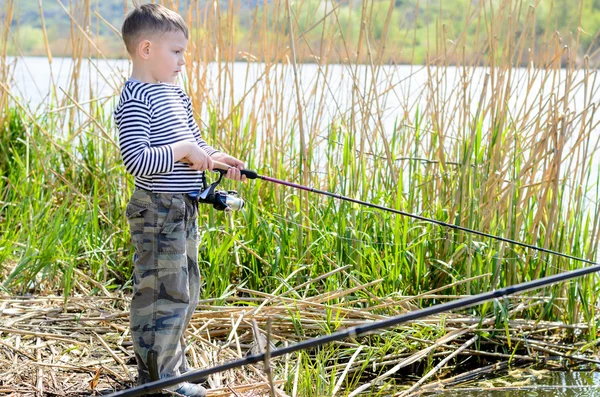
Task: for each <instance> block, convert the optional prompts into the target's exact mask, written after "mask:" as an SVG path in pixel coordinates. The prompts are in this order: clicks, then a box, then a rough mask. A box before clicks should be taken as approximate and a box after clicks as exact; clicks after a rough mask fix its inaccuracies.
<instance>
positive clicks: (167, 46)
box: [145, 31, 188, 83]
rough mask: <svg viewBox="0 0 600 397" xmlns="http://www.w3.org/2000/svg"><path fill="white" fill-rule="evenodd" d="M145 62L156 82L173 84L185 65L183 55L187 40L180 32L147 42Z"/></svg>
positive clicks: (168, 33) (166, 34) (165, 34)
mask: <svg viewBox="0 0 600 397" xmlns="http://www.w3.org/2000/svg"><path fill="white" fill-rule="evenodd" d="M149 42H150V43H149V48H148V50H149V51H148V54H147V58H146V60H147V61H148V62H145V63H146V64H147V66H148V68H149V73H150V75H151V76H152V78H154V79H155V80H156V81H160V82H163V83H173V82H174V81H175V78H176V77H177V75H179V73H180V72H181V67H182V66H183V65H185V59H184V54H185V50H186V48H187V43H188V40H187V39H186V38H185V35H184V34H183V32H181V31H176V32H166V33H164V34H162V35H160V36H157V37H155V38H153V39H152V40H150V41H149Z"/></svg>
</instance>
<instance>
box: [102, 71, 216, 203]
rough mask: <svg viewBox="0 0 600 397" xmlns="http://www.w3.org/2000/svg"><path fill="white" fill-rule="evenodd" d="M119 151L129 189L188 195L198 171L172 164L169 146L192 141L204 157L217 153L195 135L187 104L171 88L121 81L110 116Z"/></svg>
mask: <svg viewBox="0 0 600 397" xmlns="http://www.w3.org/2000/svg"><path fill="white" fill-rule="evenodd" d="M113 116H114V120H115V123H116V125H117V128H118V129H119V149H120V151H121V157H122V158H123V163H124V164H125V169H126V170H127V172H129V173H130V174H131V175H133V176H134V177H135V186H136V187H139V188H142V189H145V190H150V191H152V192H156V193H190V192H192V191H197V190H198V189H200V187H201V186H202V181H203V178H204V172H202V171H197V170H193V169H191V168H190V166H189V165H188V164H186V163H182V162H180V161H178V162H175V161H174V159H173V150H172V149H171V147H170V146H169V145H170V144H173V143H176V142H180V141H189V142H196V143H197V144H198V145H199V146H200V147H201V148H202V149H204V151H205V152H206V153H208V155H209V156H210V155H212V154H213V153H216V152H217V150H215V149H213V148H212V147H211V146H209V145H208V144H207V143H206V142H205V141H204V139H202V137H201V136H200V129H199V128H198V124H197V123H196V120H195V119H194V115H193V112H192V103H191V101H190V98H189V97H188V96H187V94H186V93H185V92H184V91H183V89H181V87H179V86H178V85H175V84H166V83H158V84H153V83H143V82H141V81H138V80H134V79H129V80H127V82H125V86H124V87H123V91H121V97H120V99H119V104H118V105H117V107H116V109H115V111H114V113H113Z"/></svg>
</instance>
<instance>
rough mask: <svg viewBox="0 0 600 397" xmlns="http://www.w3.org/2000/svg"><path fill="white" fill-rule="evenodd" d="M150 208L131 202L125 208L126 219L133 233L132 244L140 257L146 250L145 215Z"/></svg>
mask: <svg viewBox="0 0 600 397" xmlns="http://www.w3.org/2000/svg"><path fill="white" fill-rule="evenodd" d="M146 211H148V207H146V206H144V205H141V204H139V203H137V202H135V201H131V200H130V201H129V202H128V203H127V206H126V207H125V217H126V218H127V222H128V223H129V231H130V233H131V242H132V243H133V246H134V248H135V251H136V253H137V254H138V255H141V253H142V251H143V249H144V226H145V222H146V220H145V214H146Z"/></svg>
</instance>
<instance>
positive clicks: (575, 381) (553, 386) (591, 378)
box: [438, 371, 600, 397]
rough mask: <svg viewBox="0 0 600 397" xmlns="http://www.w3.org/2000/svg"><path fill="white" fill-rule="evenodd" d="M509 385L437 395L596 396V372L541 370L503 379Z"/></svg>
mask: <svg viewBox="0 0 600 397" xmlns="http://www.w3.org/2000/svg"><path fill="white" fill-rule="evenodd" d="M504 382H507V383H509V384H507V385H504V386H499V384H500V383H499V382H495V385H494V386H496V390H494V389H493V388H485V389H483V388H477V387H461V388H457V389H451V390H447V391H444V392H443V393H440V394H438V395H443V396H447V397H506V396H511V397H576V396H580V397H599V396H600V373H599V372H593V371H569V372H567V371H542V374H541V375H538V376H536V375H533V374H532V375H530V376H529V377H523V378H520V379H518V380H516V379H508V380H504Z"/></svg>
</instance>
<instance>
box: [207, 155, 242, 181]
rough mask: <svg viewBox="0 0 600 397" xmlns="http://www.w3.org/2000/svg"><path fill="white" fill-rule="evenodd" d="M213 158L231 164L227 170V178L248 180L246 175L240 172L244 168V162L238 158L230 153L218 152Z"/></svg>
mask: <svg viewBox="0 0 600 397" xmlns="http://www.w3.org/2000/svg"><path fill="white" fill-rule="evenodd" d="M211 158H212V160H216V161H220V162H221V163H225V164H227V165H229V166H230V167H231V168H229V170H227V174H225V178H229V179H233V180H234V181H242V182H246V176H245V175H242V174H241V173H240V170H243V169H244V162H243V161H241V160H238V159H236V158H235V157H232V156H230V155H228V154H225V153H222V152H217V153H215V154H213V155H212V156H211Z"/></svg>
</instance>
